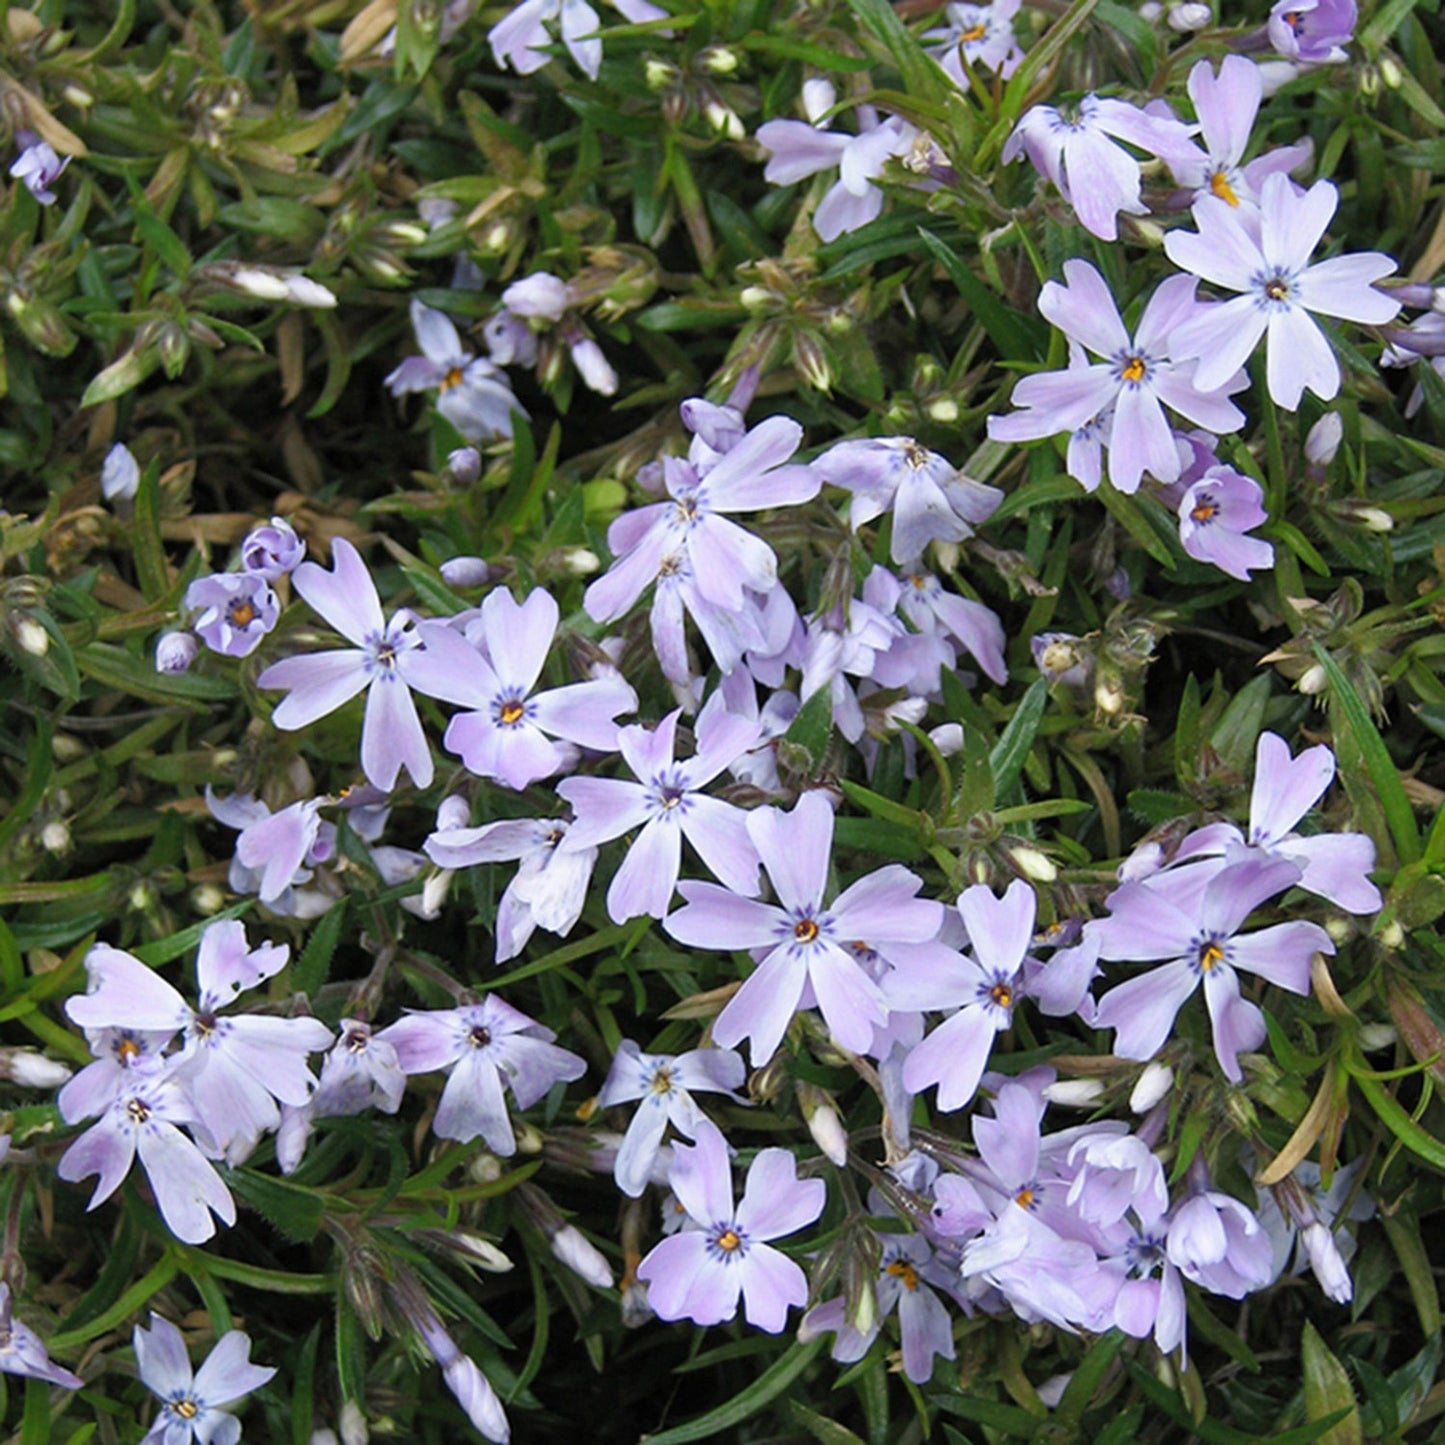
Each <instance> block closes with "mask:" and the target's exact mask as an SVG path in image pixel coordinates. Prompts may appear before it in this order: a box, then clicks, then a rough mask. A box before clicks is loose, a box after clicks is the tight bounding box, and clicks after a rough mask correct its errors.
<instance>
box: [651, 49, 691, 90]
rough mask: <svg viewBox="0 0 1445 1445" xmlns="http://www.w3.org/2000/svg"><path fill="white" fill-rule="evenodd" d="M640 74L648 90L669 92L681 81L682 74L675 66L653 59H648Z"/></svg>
mask: <svg viewBox="0 0 1445 1445" xmlns="http://www.w3.org/2000/svg"><path fill="white" fill-rule="evenodd" d="M642 74H643V77H644V79H645V80H646V81H647V88H648V89H649V90H670V89H672V87H673V86H675V85H677V83H678V82H679V81H680V80H681V79H682V72H681V71H680V70H679V69H678V68H677V66H675V65H673V64H671V63H670V62H668V61H666V60H658V59H656V58H655V57H649V58H648V61H647V63H646V64H645V65H644V66H643V70H642Z"/></svg>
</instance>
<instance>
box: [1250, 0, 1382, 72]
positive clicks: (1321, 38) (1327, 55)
mask: <svg viewBox="0 0 1445 1445" xmlns="http://www.w3.org/2000/svg"><path fill="white" fill-rule="evenodd" d="M1358 19H1359V11H1358V9H1357V8H1356V6H1355V0H1277V3H1276V4H1275V6H1274V8H1273V9H1272V10H1271V11H1270V12H1269V25H1268V30H1269V43H1270V44H1271V45H1273V46H1274V48H1275V50H1276V51H1277V52H1278V53H1279V54H1280V55H1283V56H1284V57H1285V58H1286V59H1288V60H1294V61H1298V62H1300V63H1302V64H1305V65H1330V64H1338V63H1339V62H1340V61H1343V60H1347V59H1348V58H1349V57H1348V55H1347V54H1346V52H1345V46H1346V45H1348V44H1349V43H1350V41H1351V40H1353V39H1354V38H1355V22H1356V21H1357V20H1358Z"/></svg>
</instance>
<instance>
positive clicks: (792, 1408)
mask: <svg viewBox="0 0 1445 1445" xmlns="http://www.w3.org/2000/svg"><path fill="white" fill-rule="evenodd" d="M788 1413H789V1414H790V1415H791V1416H792V1417H793V1419H794V1420H796V1421H797V1422H798V1424H799V1425H801V1426H802V1427H803V1429H805V1430H806V1431H807V1432H808V1434H810V1435H811V1436H812V1437H813V1438H814V1439H815V1440H819V1441H821V1442H822V1445H863V1437H862V1436H861V1435H855V1434H854V1433H853V1431H851V1430H850V1429H849V1428H848V1427H847V1426H846V1425H840V1424H838V1422H837V1421H836V1420H829V1419H828V1418H827V1417H826V1416H824V1415H820V1414H818V1413H817V1411H815V1410H810V1409H808V1407H807V1406H806V1405H800V1404H799V1403H798V1402H797V1401H796V1400H789V1401H788Z"/></svg>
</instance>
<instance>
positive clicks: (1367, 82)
mask: <svg viewBox="0 0 1445 1445" xmlns="http://www.w3.org/2000/svg"><path fill="white" fill-rule="evenodd" d="M1359 86H1360V94H1361V95H1363V96H1366V97H1367V98H1373V97H1375V96H1377V95H1378V94H1379V93H1380V69H1379V67H1378V66H1376V65H1362V66H1361V67H1360V78H1359Z"/></svg>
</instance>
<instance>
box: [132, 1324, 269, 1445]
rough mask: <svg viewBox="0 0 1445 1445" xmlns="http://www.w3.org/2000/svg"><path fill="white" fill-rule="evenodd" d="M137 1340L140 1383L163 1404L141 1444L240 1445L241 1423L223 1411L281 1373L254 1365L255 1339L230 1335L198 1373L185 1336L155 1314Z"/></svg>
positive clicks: (137, 1330) (236, 1333)
mask: <svg viewBox="0 0 1445 1445" xmlns="http://www.w3.org/2000/svg"><path fill="white" fill-rule="evenodd" d="M132 1339H133V1341H134V1344H135V1359H136V1367H137V1372H138V1373H139V1375H140V1378H141V1383H142V1384H143V1385H144V1386H145V1387H146V1388H147V1389H148V1390H149V1391H150V1392H151V1394H153V1395H156V1396H158V1397H159V1399H160V1401H161V1408H160V1413H159V1414H158V1415H157V1416H156V1418H155V1423H154V1424H152V1426H151V1428H150V1429H149V1430H148V1431H147V1432H146V1436H145V1440H144V1441H143V1442H142V1445H189V1442H190V1441H192V1440H199V1441H200V1442H201V1445H236V1441H238V1440H239V1439H240V1438H241V1422H240V1421H239V1420H238V1419H237V1418H236V1417H235V1416H234V1415H232V1414H229V1413H228V1412H227V1411H225V1410H222V1409H220V1408H219V1407H220V1406H221V1405H229V1404H231V1403H232V1402H233V1401H235V1400H239V1399H240V1398H241V1396H242V1395H249V1394H250V1393H251V1391H252V1390H259V1389H260V1388H261V1386H262V1385H264V1384H265V1383H266V1382H267V1381H268V1380H269V1379H270V1378H271V1377H272V1376H273V1375H274V1374H275V1373H276V1371H275V1369H274V1368H272V1367H271V1366H270V1365H253V1364H252V1363H251V1338H250V1336H249V1335H245V1334H242V1332H241V1331H240V1330H228V1331H227V1332H226V1333H225V1334H224V1335H222V1336H221V1338H220V1339H219V1340H217V1341H216V1347H215V1348H214V1349H213V1350H212V1351H211V1353H210V1354H209V1355H208V1356H207V1357H206V1362H205V1363H204V1364H203V1365H202V1366H201V1368H200V1369H199V1370H196V1371H194V1372H193V1371H192V1370H191V1362H190V1358H189V1356H188V1355H187V1354H186V1341H185V1337H184V1336H183V1335H182V1334H181V1332H180V1330H178V1329H177V1328H176V1327H175V1326H174V1325H173V1324H172V1323H171V1322H170V1321H169V1320H164V1319H162V1318H161V1317H160V1316H159V1315H158V1314H156V1313H154V1312H152V1314H151V1327H150V1329H149V1330H143V1329H142V1328H141V1327H140V1326H139V1325H137V1326H136V1327H135V1334H134V1335H133V1336H132Z"/></svg>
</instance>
